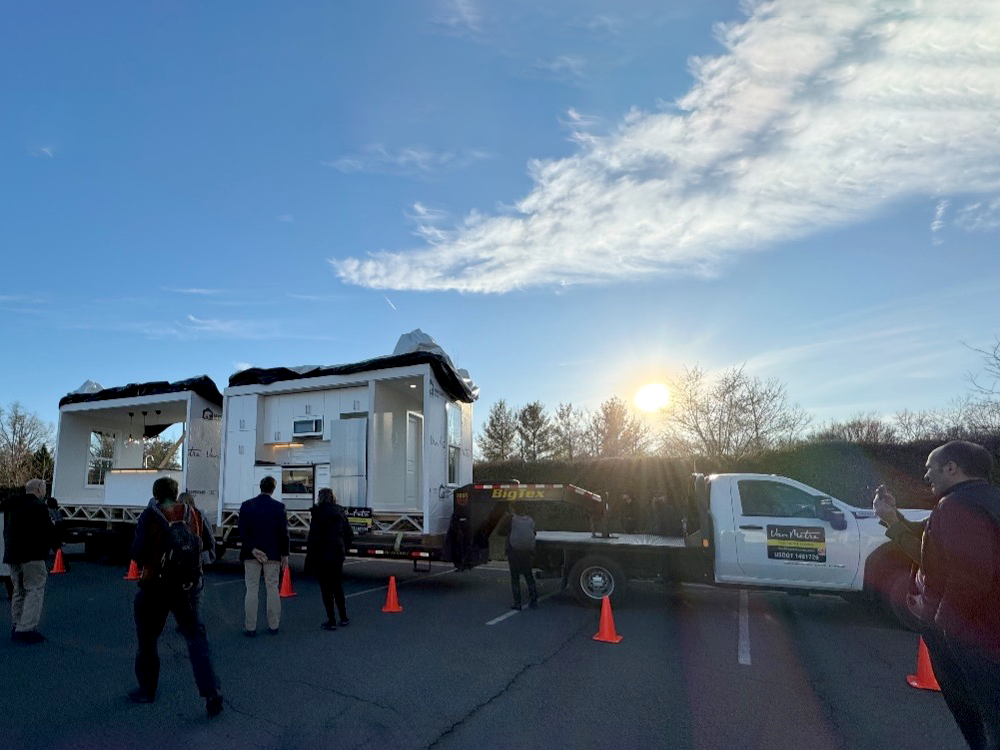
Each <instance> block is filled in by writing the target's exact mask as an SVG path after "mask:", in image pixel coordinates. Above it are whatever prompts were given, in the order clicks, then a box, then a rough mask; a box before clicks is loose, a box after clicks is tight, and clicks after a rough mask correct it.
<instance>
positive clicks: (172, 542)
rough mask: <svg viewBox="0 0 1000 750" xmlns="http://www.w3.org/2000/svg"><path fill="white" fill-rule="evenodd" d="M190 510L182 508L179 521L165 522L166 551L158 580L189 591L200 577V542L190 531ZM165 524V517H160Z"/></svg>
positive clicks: (161, 560)
mask: <svg viewBox="0 0 1000 750" xmlns="http://www.w3.org/2000/svg"><path fill="white" fill-rule="evenodd" d="M190 514H191V508H190V507H188V506H185V507H184V517H183V518H182V519H181V520H180V521H174V522H173V523H169V522H167V538H166V549H165V550H164V552H163V557H162V558H161V559H160V578H161V579H162V580H163V581H165V582H166V583H168V584H170V585H174V586H180V587H181V588H183V589H189V588H191V587H192V586H194V585H195V584H196V583H198V579H199V578H200V577H201V540H200V539H199V538H198V537H197V535H196V534H195V533H194V532H193V531H191V525H190V520H191V515H190ZM161 517H162V518H163V520H164V521H165V522H166V520H167V519H166V516H162V515H161Z"/></svg>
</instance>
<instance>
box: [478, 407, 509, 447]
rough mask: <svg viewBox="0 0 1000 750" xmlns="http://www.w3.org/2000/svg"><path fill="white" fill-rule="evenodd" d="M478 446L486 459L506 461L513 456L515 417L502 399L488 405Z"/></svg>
mask: <svg viewBox="0 0 1000 750" xmlns="http://www.w3.org/2000/svg"><path fill="white" fill-rule="evenodd" d="M478 447H479V451H480V453H481V454H482V456H483V459H484V460H486V461H507V460H509V459H511V458H513V457H514V454H515V449H516V447H517V417H516V416H515V414H514V410H513V409H511V408H510V407H509V406H507V402H506V401H505V400H504V399H500V400H499V401H497V402H496V403H495V404H493V406H491V407H490V414H489V416H488V417H487V419H486V426H485V427H484V428H483V434H482V436H481V437H480V438H479V441H478Z"/></svg>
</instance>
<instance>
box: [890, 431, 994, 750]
mask: <svg viewBox="0 0 1000 750" xmlns="http://www.w3.org/2000/svg"><path fill="white" fill-rule="evenodd" d="M992 466H993V457H992V456H991V455H990V453H989V452H988V451H987V450H986V449H985V448H983V447H982V446H980V445H976V444H975V443H970V442H966V441H962V440H953V441H951V442H950V443H945V444H944V445H942V446H941V447H940V448H936V449H935V450H933V451H931V453H930V455H929V456H928V457H927V464H926V468H927V471H926V473H925V474H924V479H925V480H926V481H927V482H928V484H930V486H931V491H932V492H933V493H934V494H935V495H936V496H937V497H938V498H940V499H939V500H938V503H937V505H936V506H935V507H934V510H933V511H931V515H930V518H928V519H927V524H926V527H925V528H924V531H923V538H922V541H921V545H920V567H919V569H918V570H917V573H916V576H915V577H914V581H913V586H912V587H911V593H910V595H909V596H908V597H907V605H908V606H909V608H910V611H911V612H913V614H914V616H915V617H916V618H917V619H918V621H919V623H920V628H921V632H922V635H923V638H924V641H925V642H926V644H927V650H928V652H929V653H930V657H931V663H932V664H933V666H934V674H935V675H936V676H937V679H938V683H939V684H940V685H941V693H942V695H943V696H944V699H945V701H946V702H947V703H948V708H949V709H950V710H951V713H952V715H953V716H954V717H955V721H956V722H957V723H958V726H959V728H960V729H961V730H962V734H963V735H964V736H965V740H966V742H967V743H968V745H969V747H970V748H973V750H980V748H982V749H983V750H1000V604H998V602H1000V489H997V488H996V487H994V486H992V485H991V484H989V482H988V478H989V476H990V472H991V469H992ZM895 504H896V503H895V499H894V498H893V497H892V495H891V494H889V493H888V492H887V491H885V489H884V488H883V487H880V488H879V490H878V492H877V493H876V499H875V510H876V512H877V513H878V515H879V517H880V518H882V519H883V521H885V522H886V523H887V525H889V531H890V532H892V531H894V530H895V532H896V537H894V538H895V539H896V541H897V542H898V543H900V544H901V546H903V547H904V549H905V548H906V542H907V540H906V539H905V538H904V537H906V536H907V534H908V533H909V535H911V536H912V535H913V534H914V532H915V531H916V527H912V526H911V527H909V531H908V529H907V525H906V524H902V523H901V522H900V521H899V519H898V518H896V516H898V513H895V514H893V513H892V512H890V510H894V506H895ZM886 506H889V507H886ZM911 541H912V540H911ZM911 546H912V545H911Z"/></svg>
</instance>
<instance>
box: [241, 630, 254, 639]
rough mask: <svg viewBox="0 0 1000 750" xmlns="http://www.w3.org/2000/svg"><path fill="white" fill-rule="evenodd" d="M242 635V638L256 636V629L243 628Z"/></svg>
mask: <svg viewBox="0 0 1000 750" xmlns="http://www.w3.org/2000/svg"><path fill="white" fill-rule="evenodd" d="M243 637H244V638H256V637H257V631H256V630H244V631H243Z"/></svg>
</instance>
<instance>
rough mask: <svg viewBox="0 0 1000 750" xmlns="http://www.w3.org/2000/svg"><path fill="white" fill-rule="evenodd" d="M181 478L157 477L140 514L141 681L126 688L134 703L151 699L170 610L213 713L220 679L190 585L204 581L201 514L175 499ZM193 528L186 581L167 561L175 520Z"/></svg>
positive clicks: (136, 544) (135, 554)
mask: <svg viewBox="0 0 1000 750" xmlns="http://www.w3.org/2000/svg"><path fill="white" fill-rule="evenodd" d="M177 490H178V487H177V482H176V480H174V479H171V478H170V477H160V478H159V479H157V480H156V481H155V482H153V500H152V502H150V504H149V505H148V506H147V507H146V509H145V510H144V511H143V512H142V515H140V516H139V520H138V522H137V523H136V528H135V539H134V540H133V542H132V559H133V560H135V562H136V564H137V565H139V566H140V567H141V568H142V576H141V578H140V579H139V591H138V593H137V594H136V595H135V604H134V605H133V608H134V614H135V632H136V636H137V637H138V640H139V648H138V651H137V652H136V655H135V677H136V680H137V681H138V682H139V687H138V688H136V689H135V690H133V691H132V692H131V693H129V694H128V697H129V700H131V701H132V702H134V703H152V702H153V701H154V700H155V699H156V687H157V684H158V683H159V678H160V657H159V655H158V654H157V653H156V642H157V640H159V637H160V633H162V632H163V626H164V624H165V623H166V621H167V615H168V614H169V613H171V612H173V613H174V617H175V618H176V620H177V625H178V628H179V629H180V632H181V635H183V636H184V639H185V640H186V641H187V647H188V656H189V657H190V658H191V668H192V669H193V670H194V679H195V682H196V683H197V685H198V692H199V693H200V694H201V696H202V697H203V698H204V699H205V707H206V708H207V710H208V715H209V716H215V715H217V714H218V713H219V712H220V711H221V710H222V694H221V693H220V692H219V680H218V678H217V677H216V675H215V670H214V669H213V668H212V659H211V655H210V653H209V649H208V636H207V635H206V634H205V626H204V624H203V623H202V622H201V619H200V617H199V614H198V610H197V609H196V608H195V606H194V602H193V598H192V596H191V591H192V589H193V588H200V587H201V586H203V585H204V582H203V581H202V575H201V558H200V554H201V536H202V524H201V517H200V516H199V515H198V514H197V513H194V512H192V511H191V510H190V508H188V507H187V506H186V505H184V503H180V502H177ZM181 523H183V524H184V526H185V527H186V528H187V531H188V532H190V534H191V537H190V540H191V542H192V543H193V544H194V545H195V546H194V549H195V555H196V557H194V558H193V571H192V573H193V579H194V580H193V581H191V582H189V583H182V582H180V581H176V580H173V579H171V578H170V577H169V576H167V575H165V574H164V563H165V562H166V561H167V558H168V556H169V555H171V554H174V550H173V542H172V538H173V537H174V534H173V532H172V531H171V528H172V525H174V524H181Z"/></svg>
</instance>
